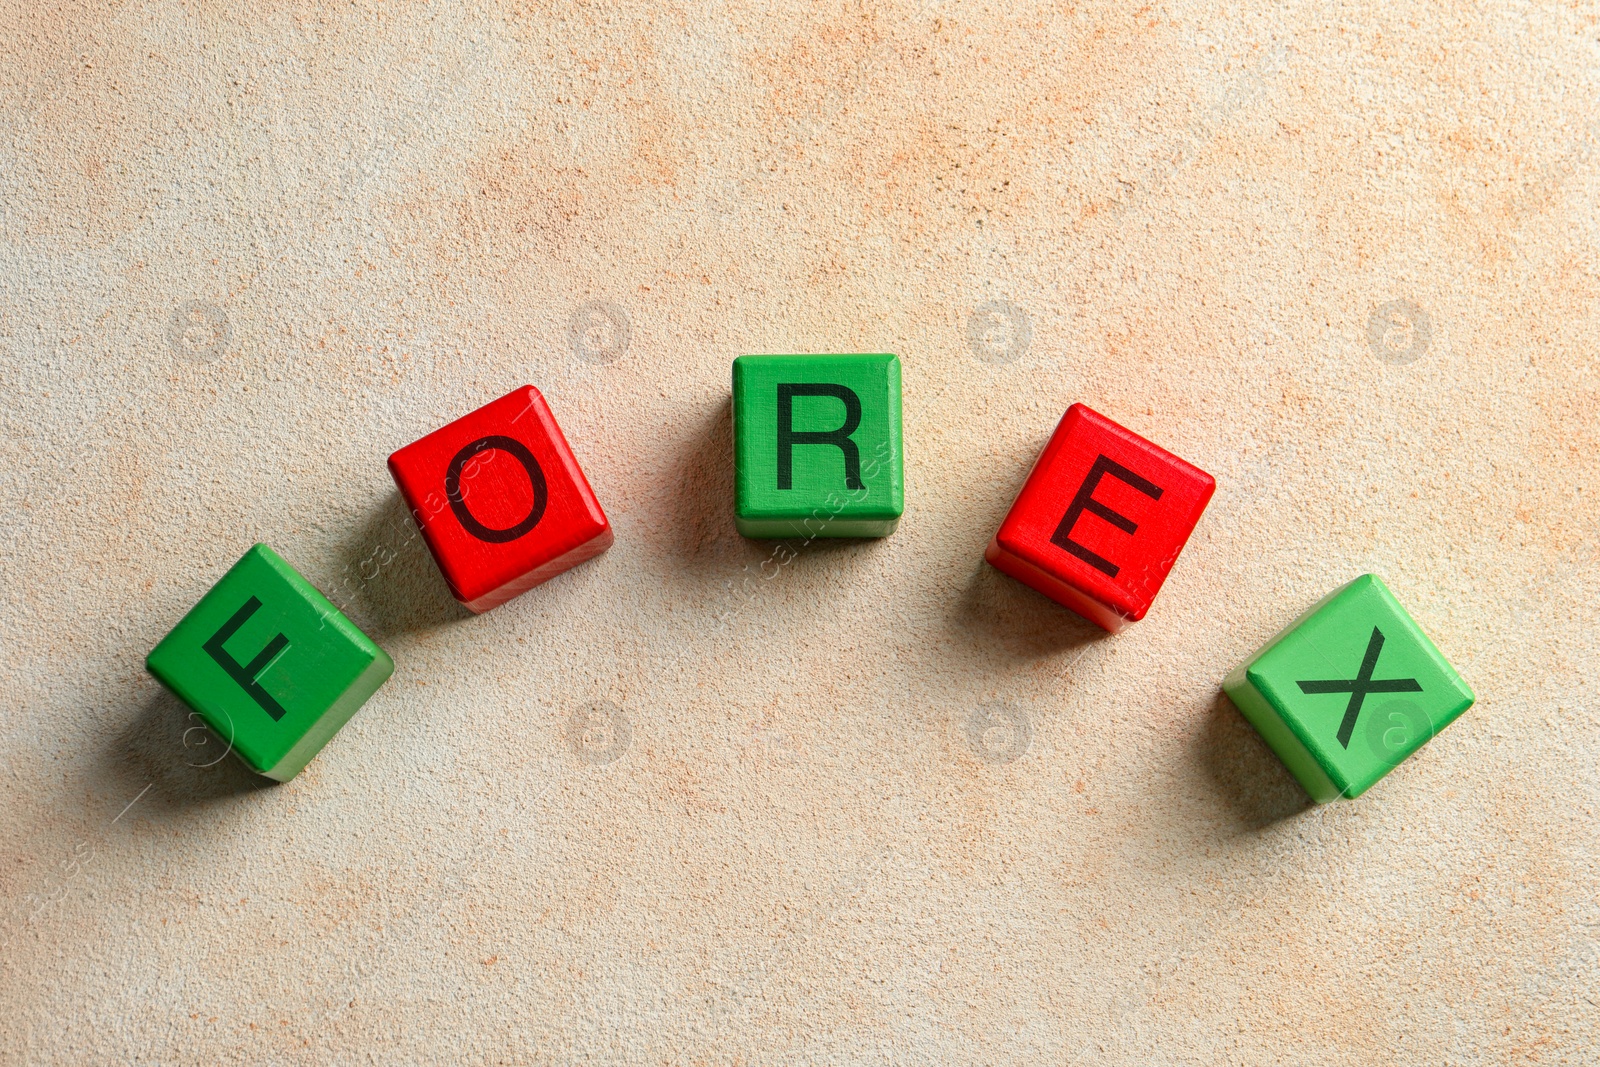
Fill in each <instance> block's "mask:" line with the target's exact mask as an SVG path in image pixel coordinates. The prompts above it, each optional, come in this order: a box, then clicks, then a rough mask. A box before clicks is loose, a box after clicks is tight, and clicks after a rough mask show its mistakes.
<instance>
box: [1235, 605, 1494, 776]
mask: <svg viewBox="0 0 1600 1067" xmlns="http://www.w3.org/2000/svg"><path fill="white" fill-rule="evenodd" d="M1240 673H1241V672H1238V671H1236V672H1235V674H1234V676H1233V677H1232V678H1230V681H1231V682H1232V683H1233V687H1234V688H1238V682H1239V679H1238V675H1239V674H1240ZM1242 673H1243V676H1244V677H1243V681H1244V682H1245V683H1246V684H1247V685H1248V686H1249V687H1250V688H1252V689H1253V690H1254V691H1255V693H1256V694H1259V696H1260V698H1261V699H1262V700H1264V701H1265V703H1266V705H1267V706H1268V707H1269V708H1270V709H1271V711H1273V712H1275V713H1276V714H1277V716H1278V717H1279V718H1280V719H1281V720H1282V722H1283V724H1284V725H1285V726H1286V727H1288V729H1289V731H1290V732H1291V733H1292V734H1293V735H1294V738H1295V739H1296V740H1297V741H1298V742H1299V744H1300V746H1302V747H1303V748H1304V750H1305V752H1306V753H1308V754H1309V755H1310V757H1311V758H1312V759H1314V760H1315V761H1316V763H1317V765H1318V767H1319V768H1320V770H1321V771H1322V772H1323V774H1325V775H1326V776H1327V778H1328V780H1329V781H1330V782H1331V783H1332V786H1333V788H1334V789H1335V790H1336V791H1337V793H1338V795H1342V796H1345V797H1356V796H1360V795H1361V794H1362V793H1364V792H1366V791H1367V790H1368V789H1369V788H1371V787H1372V785H1373V784H1374V783H1376V782H1377V781H1378V780H1379V779H1380V778H1382V777H1383V776H1384V775H1386V774H1388V773H1389V772H1390V771H1391V770H1393V769H1394V768H1395V767H1396V766H1397V765H1398V764H1399V763H1400V762H1401V761H1402V760H1404V759H1405V758H1406V757H1408V756H1410V755H1411V754H1412V753H1413V752H1415V751H1416V750H1417V749H1419V748H1421V747H1422V746H1423V745H1424V744H1426V743H1427V741H1428V740H1429V739H1430V738H1432V737H1433V736H1434V735H1435V734H1437V733H1438V732H1439V731H1440V730H1442V729H1444V728H1445V727H1446V726H1448V725H1449V724H1450V723H1452V722H1454V721H1455V719H1456V718H1457V717H1459V716H1460V715H1461V713H1462V712H1464V711H1466V710H1467V708H1469V707H1471V706H1472V702H1473V699H1474V697H1473V693H1472V690H1471V689H1470V688H1468V686H1467V683H1466V682H1465V681H1464V680H1463V679H1462V677H1461V675H1459V674H1457V673H1456V670H1455V668H1453V667H1452V666H1451V665H1450V663H1449V661H1448V660H1446V659H1445V658H1444V656H1443V655H1442V654H1441V653H1440V652H1439V650H1438V649H1437V648H1436V647H1434V644H1433V642H1432V641H1430V640H1429V639H1428V636H1427V635H1426V634H1424V633H1423V632H1422V630H1421V628H1420V627H1418V626H1417V624H1416V622H1415V621H1413V620H1412V618H1411V616H1410V615H1409V614H1407V612H1406V610H1405V608H1403V607H1401V606H1400V602H1399V601H1398V600H1396V599H1395V598H1394V594H1393V593H1391V592H1390V591H1389V589H1388V587H1387V586H1385V585H1384V584H1383V581H1382V580H1381V579H1380V578H1378V576H1377V575H1375V574H1366V575H1362V576H1361V577H1360V578H1357V579H1356V580H1355V581H1353V582H1351V583H1349V584H1348V585H1345V586H1343V587H1341V588H1339V589H1337V590H1335V591H1334V592H1333V593H1332V594H1330V595H1329V596H1327V597H1326V598H1324V599H1323V600H1322V601H1321V602H1320V603H1318V604H1316V605H1315V606H1313V607H1312V609H1311V610H1310V611H1309V612H1307V613H1306V614H1305V615H1304V616H1302V617H1301V618H1300V619H1299V620H1297V621H1296V622H1295V623H1294V624H1292V625H1291V626H1290V627H1289V628H1288V629H1286V630H1285V631H1284V632H1282V633H1281V634H1279V635H1278V636H1277V637H1275V638H1274V639H1273V640H1272V641H1271V642H1269V643H1268V645H1267V646H1266V647H1265V648H1263V649H1262V650H1261V651H1260V652H1258V653H1257V654H1256V655H1255V656H1254V657H1253V658H1252V659H1251V660H1250V661H1248V662H1247V663H1246V664H1245V665H1244V666H1243V667H1242ZM1247 699H1248V696H1247ZM1241 707H1242V705H1241ZM1280 755H1283V753H1281V752H1280ZM1285 762H1286V763H1289V764H1290V769H1291V770H1295V769H1296V768H1295V767H1294V764H1293V762H1292V760H1291V759H1287V758H1286V759H1285ZM1297 776H1298V775H1297ZM1308 788H1310V787H1309V786H1308ZM1315 795H1316V793H1315V792H1313V796H1315ZM1319 799H1320V798H1319Z"/></svg>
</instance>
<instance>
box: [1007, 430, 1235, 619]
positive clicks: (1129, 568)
mask: <svg viewBox="0 0 1600 1067" xmlns="http://www.w3.org/2000/svg"><path fill="white" fill-rule="evenodd" d="M1216 487H1217V483H1216V480H1215V479H1214V478H1212V477H1211V475H1209V474H1207V473H1206V472H1205V471H1203V470H1201V469H1200V468H1198V467H1196V466H1194V465H1193V464H1191V463H1186V462H1184V461H1183V460H1181V459H1179V458H1178V457H1177V456H1174V455H1173V454H1172V453H1171V452H1168V451H1166V450H1165V449H1163V448H1158V447H1157V446H1156V445H1153V444H1151V443H1150V442H1149V441H1146V440H1145V439H1144V438H1142V437H1140V436H1139V435H1138V434H1135V433H1133V432H1131V431H1130V430H1127V429H1125V428H1123V427H1121V426H1118V425H1117V424H1116V423H1114V422H1112V421H1111V420H1110V419H1108V418H1106V417H1105V416H1104V415H1101V414H1099V413H1098V412H1095V411H1093V410H1091V409H1089V408H1087V407H1085V406H1084V405H1082V404H1074V405H1072V406H1071V407H1070V408H1068V409H1067V413H1066V415H1065V416H1063V417H1062V419H1061V423H1060V425H1058V426H1057V427H1056V432H1055V433H1054V435H1052V436H1051V438H1050V443H1049V444H1047V445H1046V446H1045V449H1044V452H1043V453H1042V454H1041V455H1040V456H1039V462H1038V463H1037V464H1035V465H1034V468H1033V473H1032V474H1030V475H1029V476H1028V480H1027V482H1026V483H1025V484H1024V485H1023V487H1022V492H1020V493H1018V494H1017V499H1016V502H1015V503H1014V504H1012V505H1011V511H1010V513H1009V514H1007V515H1006V518H1005V521H1004V522H1002V523H1001V524H1000V530H999V532H998V533H996V534H995V536H994V540H993V541H991V542H990V543H989V548H988V550H987V551H986V552H985V553H984V558H985V559H987V560H988V561H989V562H990V563H991V564H993V565H994V566H995V567H997V568H998V569H1000V570H1001V571H1004V572H1005V573H1006V574H1009V575H1011V576H1012V577H1013V578H1016V579H1017V580H1018V581H1020V582H1023V583H1025V584H1027V585H1030V586H1032V587H1033V588H1035V589H1037V590H1038V591H1039V592H1041V593H1043V594H1044V595H1045V596H1047V597H1050V598H1051V599H1052V600H1055V601H1057V602H1058V603H1060V604H1064V605H1065V606H1067V607H1069V608H1071V609H1072V610H1073V611H1076V612H1077V613H1078V614H1079V615H1082V616H1083V617H1084V618H1086V619H1089V620H1090V621H1092V622H1094V623H1097V624H1099V625H1100V626H1102V627H1104V628H1105V629H1107V630H1110V631H1112V632H1113V633H1115V632H1116V631H1117V630H1120V629H1122V628H1123V627H1124V626H1126V625H1127V624H1128V623H1130V622H1136V621H1138V620H1139V619H1142V618H1144V615H1145V612H1147V611H1149V610H1150V604H1151V602H1152V601H1153V600H1154V599H1155V596H1156V593H1157V592H1159V591H1160V589H1161V584H1162V583H1163V582H1164V581H1166V578H1167V572H1168V571H1170V570H1171V569H1172V565H1173V563H1174V562H1175V561H1176V560H1177V558H1178V553H1179V552H1181V551H1183V546H1184V544H1185V542H1187V541H1188V540H1189V534H1190V533H1191V532H1193V530H1194V527H1195V524H1196V523H1197V522H1199V521H1200V514H1201V512H1203V511H1205V508H1206V504H1207V503H1208V502H1209V501H1210V500H1211V494H1212V493H1213V492H1214V491H1215V490H1216Z"/></svg>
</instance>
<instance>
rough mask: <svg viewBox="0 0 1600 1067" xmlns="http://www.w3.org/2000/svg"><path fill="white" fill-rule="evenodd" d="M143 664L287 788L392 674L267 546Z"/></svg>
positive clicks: (372, 647) (373, 648)
mask: <svg viewBox="0 0 1600 1067" xmlns="http://www.w3.org/2000/svg"><path fill="white" fill-rule="evenodd" d="M145 664H146V667H147V668H148V669H149V671H150V673H151V674H153V675H155V677H156V678H157V679H158V680H159V681H161V683H162V684H163V685H165V686H166V687H167V688H168V689H171V690H172V691H173V692H174V693H175V694H176V695H177V696H178V698H179V699H181V700H182V701H183V702H184V703H185V704H187V705H189V707H190V708H192V709H193V710H194V711H195V712H196V713H197V714H198V715H199V716H200V717H201V718H202V719H203V720H204V721H205V723H206V725H207V726H209V727H210V728H211V730H212V732H214V733H215V734H217V736H218V737H220V738H222V739H223V740H224V741H226V742H228V743H229V744H230V746H231V747H232V749H233V751H234V752H235V753H236V754H237V755H238V756H239V758H240V759H241V760H243V761H244V763H245V764H246V765H247V766H249V767H250V768H251V769H252V770H254V771H256V772H257V773H259V774H265V775H267V776H269V777H273V778H278V779H279V780H284V781H286V780H287V779H288V778H291V777H293V776H294V774H295V773H297V772H298V771H299V770H300V768H302V767H304V766H305V764H306V763H307V762H309V760H310V759H311V757H313V756H315V755H316V753H317V751H318V750H320V749H321V748H322V746H323V745H324V744H326V742H327V740H328V739H329V738H331V737H332V736H333V735H334V734H335V733H336V732H338V729H339V727H341V726H343V725H344V723H345V721H346V720H348V719H349V717H350V716H351V715H353V714H354V713H355V711H356V709H357V708H359V707H360V706H361V704H363V703H364V702H365V701H366V699H367V698H368V697H370V696H371V695H372V693H373V692H375V691H376V690H377V688H378V687H379V686H380V685H382V684H383V681H384V680H385V679H387V678H388V676H389V675H390V673H392V672H393V670H394V663H393V661H392V660H390V658H389V656H388V654H387V653H385V652H384V651H383V650H382V649H380V648H379V647H378V646H377V645H376V644H374V643H373V642H372V640H371V639H370V638H368V637H367V636H366V635H365V634H363V633H362V632H361V631H360V630H358V629H356V627H355V625H354V624H353V623H351V622H350V620H349V619H347V618H345V616H344V615H343V613H341V612H340V611H339V610H338V609H337V608H335V607H334V606H333V604H332V603H330V602H329V601H328V599H327V598H326V597H324V596H323V595H322V594H321V593H319V592H318V591H317V590H316V589H315V588H314V587H313V586H312V585H311V584H310V583H309V582H307V581H306V580H305V579H304V578H302V577H301V576H300V574H299V573H298V572H296V571H295V570H294V568H292V567H290V566H289V564H288V563H286V562H284V560H283V559H282V558H281V557H279V556H278V555H277V553H275V552H273V551H272V549H270V548H268V547H267V546H266V545H256V546H254V547H253V548H251V549H250V550H249V551H248V552H246V553H245V554H244V556H243V557H242V558H241V559H240V560H239V562H238V563H236V564H234V566H233V567H232V568H231V569H230V570H229V571H228V573H227V574H225V575H223V577H222V579H221V580H220V581H218V582H217V584H216V585H214V586H213V587H212V588H211V590H210V591H209V592H207V593H206V595H205V596H203V597H201V599H200V602H199V603H198V604H196V605H195V606H194V608H193V609H191V610H190V611H189V613H188V614H187V615H185V616H184V617H183V619H182V620H181V621H180V622H179V623H178V625H177V626H175V627H173V629H172V632H171V633H169V634H167V636H166V637H164V638H162V639H161V641H160V642H159V643H158V644H157V645H156V647H155V648H154V649H153V650H152V651H151V652H150V655H149V656H148V657H147V658H146V660H145Z"/></svg>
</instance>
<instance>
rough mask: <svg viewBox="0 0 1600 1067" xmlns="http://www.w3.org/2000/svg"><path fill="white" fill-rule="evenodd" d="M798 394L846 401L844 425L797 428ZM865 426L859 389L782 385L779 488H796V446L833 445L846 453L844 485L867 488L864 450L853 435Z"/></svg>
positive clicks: (779, 417) (779, 392) (779, 418)
mask: <svg viewBox="0 0 1600 1067" xmlns="http://www.w3.org/2000/svg"><path fill="white" fill-rule="evenodd" d="M797 396H831V397H837V398H838V399H839V400H842V401H843V402H844V425H843V426H841V427H839V428H838V429H837V430H828V431H812V430H800V431H797V430H795V428H794V398H795V397H797ZM860 425H861V398H860V397H859V396H857V395H856V394H855V390H853V389H849V388H846V387H845V386H842V385H823V384H820V383H819V384H806V385H789V384H780V385H779V386H778V488H779V489H793V488H794V446H795V445H833V446H834V447H835V448H837V449H838V450H839V451H840V452H843V453H844V487H845V488H846V489H865V488H866V486H865V485H864V484H862V481H861V450H860V449H858V448H857V447H856V443H855V442H854V441H852V440H850V435H851V434H853V433H855V432H856V427H857V426H860Z"/></svg>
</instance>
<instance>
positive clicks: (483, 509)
mask: <svg viewBox="0 0 1600 1067" xmlns="http://www.w3.org/2000/svg"><path fill="white" fill-rule="evenodd" d="M389 473H390V474H392V475H393V476H394V481H395V484H396V485H398V486H399V487H400V493H401V495H402V496H404V497H405V498H406V503H407V505H408V506H409V507H410V508H411V514H412V516H413V517H415V519H416V520H417V525H418V526H419V527H421V529H422V536H423V538H424V540H426V541H427V543H428V550H429V551H430V552H432V553H433V558H434V561H435V562H437V563H438V564H439V570H440V572H441V573H442V574H443V575H444V579H445V582H446V584H448V585H449V586H450V592H451V593H452V594H453V595H454V596H455V598H456V599H457V600H459V601H461V603H462V604H464V605H466V606H467V608H468V609H470V610H472V611H476V612H484V611H488V610H489V609H490V608H492V607H495V606H497V605H499V604H504V603H505V602H506V601H507V600H510V599H511V598H512V597H514V596H517V595H518V594H520V593H524V592H527V591H528V590H529V589H532V588H533V587H534V586H536V585H538V584H539V583H540V582H544V581H548V580H549V579H551V578H554V577H555V576H556V575H558V574H560V573H561V572H562V571H565V570H568V569H569V568H571V567H575V566H577V565H578V564H579V563H582V562H583V561H584V560H586V559H590V558H592V557H594V556H598V555H599V554H600V553H602V552H604V551H605V550H606V549H607V548H610V547H611V542H612V534H611V524H610V523H609V522H607V521H606V514H605V512H604V511H602V510H600V502H599V501H598V500H597V499H595V495H594V490H593V489H590V488H589V481H588V479H587V478H585V477H584V475H583V469H582V468H581V467H579V466H578V461H577V459H576V458H575V457H574V456H573V454H572V449H571V448H570V447H569V446H568V445H567V439H566V437H564V436H563V435H562V433H561V427H559V426H557V425H556V419H555V416H554V415H552V414H551V413H550V406H549V405H548V404H546V403H545V400H544V397H543V396H541V395H540V393H539V390H537V389H535V388H534V387H533V386H531V385H525V386H522V387H521V388H519V389H515V390H513V391H512V392H510V393H507V394H506V395H505V396H503V397H501V398H500V399H498V400H493V401H490V402H489V403H487V404H485V405H484V406H483V407H481V408H479V409H478V410H477V411H474V412H472V413H471V414H470V415H465V416H463V417H461V418H459V419H457V420H456V421H455V422H452V423H450V424H449V425H448V426H445V427H443V428H441V429H438V430H435V431H434V432H433V433H430V434H429V435H428V436H426V437H424V438H422V439H421V440H419V441H414V442H412V443H411V444H409V445H406V446H405V447H404V448H402V449H400V450H399V451H398V452H396V453H394V455H392V456H390V457H389Z"/></svg>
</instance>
